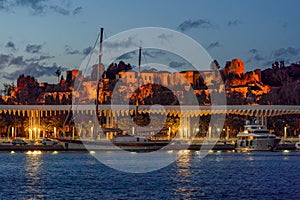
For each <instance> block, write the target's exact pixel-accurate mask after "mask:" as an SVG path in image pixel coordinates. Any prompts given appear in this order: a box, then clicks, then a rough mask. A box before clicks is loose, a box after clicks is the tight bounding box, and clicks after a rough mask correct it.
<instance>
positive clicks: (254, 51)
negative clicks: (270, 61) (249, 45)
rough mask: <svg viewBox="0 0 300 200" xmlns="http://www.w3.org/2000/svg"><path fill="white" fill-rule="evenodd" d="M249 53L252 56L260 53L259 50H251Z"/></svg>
mask: <svg viewBox="0 0 300 200" xmlns="http://www.w3.org/2000/svg"><path fill="white" fill-rule="evenodd" d="M249 53H251V54H256V53H258V50H257V49H250V50H249Z"/></svg>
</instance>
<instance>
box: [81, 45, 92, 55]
mask: <svg viewBox="0 0 300 200" xmlns="http://www.w3.org/2000/svg"><path fill="white" fill-rule="evenodd" d="M91 51H93V47H91V46H89V47H87V48H85V49H83V50H82V54H83V55H85V56H87V55H89V54H90V53H91Z"/></svg>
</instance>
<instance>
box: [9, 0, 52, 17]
mask: <svg viewBox="0 0 300 200" xmlns="http://www.w3.org/2000/svg"><path fill="white" fill-rule="evenodd" d="M12 2H15V4H14V5H15V6H21V7H29V8H31V9H32V10H33V14H42V13H44V12H45V9H46V8H47V5H46V4H45V3H46V2H47V0H16V1H12Z"/></svg>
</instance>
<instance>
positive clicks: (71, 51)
mask: <svg viewBox="0 0 300 200" xmlns="http://www.w3.org/2000/svg"><path fill="white" fill-rule="evenodd" d="M65 52H66V54H67V55H74V54H81V52H80V51H79V50H73V49H72V48H71V47H70V46H68V45H65Z"/></svg>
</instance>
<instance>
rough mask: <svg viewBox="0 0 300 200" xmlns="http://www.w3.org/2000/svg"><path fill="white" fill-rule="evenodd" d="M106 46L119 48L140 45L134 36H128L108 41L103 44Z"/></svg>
mask: <svg viewBox="0 0 300 200" xmlns="http://www.w3.org/2000/svg"><path fill="white" fill-rule="evenodd" d="M103 46H105V47H106V48H111V49H118V48H128V47H132V46H138V44H137V43H136V42H134V40H133V37H128V38H127V39H126V40H123V41H115V42H106V43H104V44H103Z"/></svg>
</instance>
